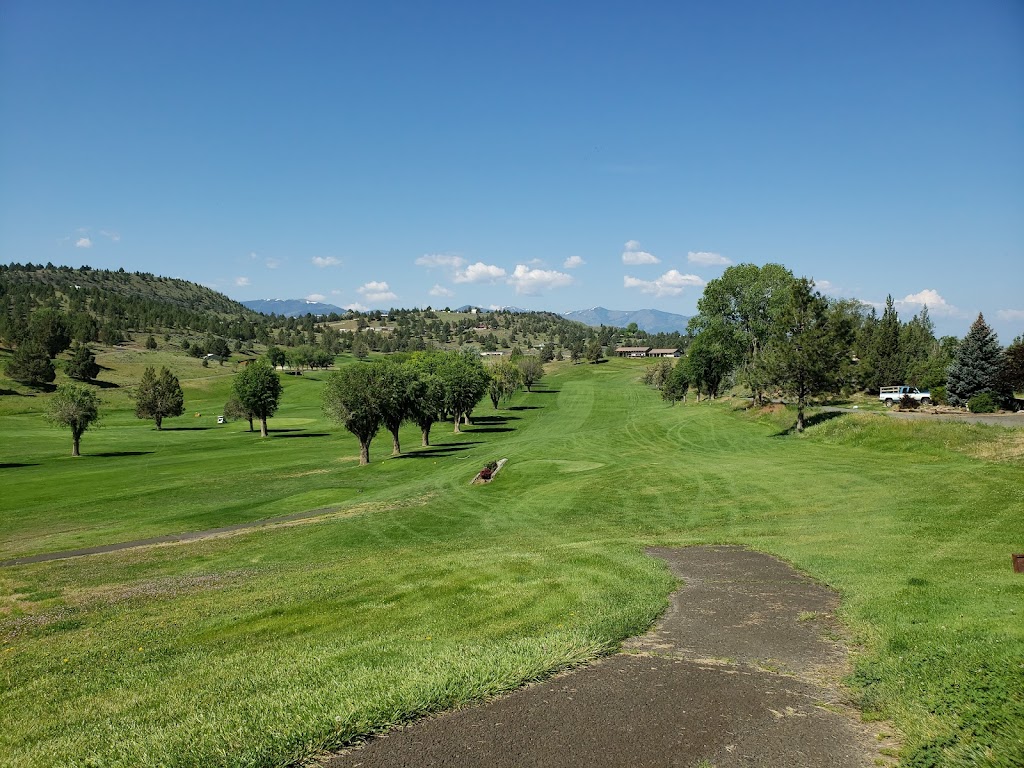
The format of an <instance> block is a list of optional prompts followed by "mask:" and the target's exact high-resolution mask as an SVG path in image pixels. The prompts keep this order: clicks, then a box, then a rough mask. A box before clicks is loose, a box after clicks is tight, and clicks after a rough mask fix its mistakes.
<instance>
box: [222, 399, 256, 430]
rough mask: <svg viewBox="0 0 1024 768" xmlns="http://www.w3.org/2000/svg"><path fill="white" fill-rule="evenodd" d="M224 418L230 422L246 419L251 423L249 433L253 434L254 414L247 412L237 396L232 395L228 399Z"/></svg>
mask: <svg viewBox="0 0 1024 768" xmlns="http://www.w3.org/2000/svg"><path fill="white" fill-rule="evenodd" d="M224 418H225V419H228V420H232V419H245V420H246V421H248V422H249V431H250V432H252V431H253V428H252V418H253V417H252V412H251V411H247V410H246V409H245V406H244V405H242V401H241V400H239V399H238V398H237V397H236V396H234V395H232V396H231V397H230V398H228V401H227V402H226V403H224Z"/></svg>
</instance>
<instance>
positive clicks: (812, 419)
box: [772, 411, 846, 437]
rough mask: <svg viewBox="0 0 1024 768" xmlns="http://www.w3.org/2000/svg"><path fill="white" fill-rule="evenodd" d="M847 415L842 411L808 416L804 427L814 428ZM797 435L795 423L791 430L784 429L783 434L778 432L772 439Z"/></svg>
mask: <svg viewBox="0 0 1024 768" xmlns="http://www.w3.org/2000/svg"><path fill="white" fill-rule="evenodd" d="M845 415H846V414H845V413H842V412H841V411H824V412H822V413H815V414H813V415H812V416H808V417H807V418H806V419H804V427H805V428H807V427H813V426H815V425H817V424H824V423H825V422H826V421H830V420H832V419H837V418H839V417H840V416H845ZM793 434H796V422H794V423H793V426H791V427H790V428H789V429H784V430H782V431H781V432H777V433H775V434H774V435H772V437H785V436H786V435H793Z"/></svg>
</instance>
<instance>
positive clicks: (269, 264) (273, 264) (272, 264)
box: [263, 259, 281, 269]
mask: <svg viewBox="0 0 1024 768" xmlns="http://www.w3.org/2000/svg"><path fill="white" fill-rule="evenodd" d="M263 264H264V265H265V266H266V268H267V269H277V268H278V267H280V266H281V262H280V261H278V260H277V259H265V260H264V261H263Z"/></svg>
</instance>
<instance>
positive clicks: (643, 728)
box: [322, 546, 898, 768]
mask: <svg viewBox="0 0 1024 768" xmlns="http://www.w3.org/2000/svg"><path fill="white" fill-rule="evenodd" d="M650 553H651V554H652V555H653V556H655V557H660V558H662V559H664V560H665V561H666V562H667V563H668V564H669V567H670V568H671V569H672V572H673V573H674V574H675V575H676V576H678V577H679V578H680V579H682V580H683V583H684V586H683V587H682V588H681V589H680V590H679V591H677V592H676V593H675V594H674V595H673V596H672V601H671V605H670V607H669V609H668V611H667V612H666V614H665V616H664V617H663V619H662V621H661V622H660V623H659V624H658V626H656V627H655V628H654V629H653V630H651V631H650V632H649V633H648V634H646V635H644V636H643V637H639V638H634V639H633V640H631V641H628V642H627V643H626V644H625V647H624V649H623V652H622V653H620V654H618V655H616V656H612V657H610V658H607V659H604V660H601V661H599V662H597V663H595V664H592V665H590V666H588V667H585V668H582V669H580V670H576V671H574V672H570V673H566V674H563V675H559V676H557V677H554V678H552V679H551V680H548V681H546V682H544V683H539V684H537V685H533V686H530V687H527V688H523V689H521V690H519V691H516V692H514V693H512V694H509V695H507V696H504V697H501V698H498V699H495V700H493V701H491V702H488V703H486V704H483V705H480V706H474V707H467V708H465V709H461V710H457V711H455V712H450V713H446V714H442V715H438V716H435V717H430V718H427V719H424V720H422V721H419V722H417V723H414V724H412V725H410V726H406V727H403V728H398V729H396V730H394V731H392V732H390V733H389V734H386V735H385V736H382V737H379V738H375V739H372V740H370V741H369V742H368V743H367V744H366V745H364V746H362V747H360V748H357V749H353V750H350V751H347V752H344V753H341V754H339V755H334V756H331V757H329V758H325V759H324V760H323V761H322V765H323V766H324V767H325V768H356V766H360V767H361V768H374V767H379V768H385V767H386V768H422V767H424V766H451V767H452V768H456V767H458V768H530V767H537V768H540V767H545V768H576V767H579V768H584V767H586V768H594V767H595V766H607V767H608V768H617V767H618V766H621V767H622V768H626V767H627V766H629V767H630V768H641V767H643V768H662V767H664V768H669V767H672V768H676V767H678V768H698V767H699V768H711V767H712V766H713V768H738V767H739V766H789V767H791V768H862V767H863V768H867V766H876V765H891V764H892V761H891V759H890V758H887V757H884V756H883V755H882V753H881V752H880V750H881V749H883V748H886V747H888V748H890V749H892V748H895V747H898V745H896V744H894V743H893V742H892V741H891V739H890V737H888V736H886V735H885V734H884V733H883V732H882V730H883V729H882V726H881V724H879V723H874V724H872V725H871V726H870V727H869V726H868V725H866V724H863V723H861V722H860V720H859V717H858V714H857V712H856V711H855V710H853V709H851V708H850V707H849V705H848V704H847V703H846V702H845V701H844V699H843V696H842V694H841V692H840V691H839V688H838V680H839V678H840V676H841V675H842V674H844V673H845V671H846V650H845V648H844V647H843V646H842V645H841V643H840V642H839V641H838V640H837V639H835V638H836V637H837V635H836V634H834V633H835V632H836V631H837V629H838V627H837V626H836V624H835V623H834V620H833V619H832V613H833V611H834V609H835V607H836V605H837V598H836V596H835V594H834V593H833V592H831V591H830V590H828V589H826V588H824V587H822V586H820V585H818V584H816V583H814V582H813V581H811V580H810V579H807V578H805V577H803V576H801V575H800V574H798V573H797V572H796V571H794V570H793V569H792V568H790V567H789V566H788V565H786V564H784V563H782V562H780V561H778V560H776V559H774V558H772V557H769V556H767V555H763V554H760V553H757V552H751V551H748V550H745V549H742V548H739V547H724V546H719V547H691V548H687V549H679V550H676V549H655V550H651V551H650ZM887 751H888V750H887Z"/></svg>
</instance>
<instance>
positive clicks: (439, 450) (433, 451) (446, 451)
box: [394, 440, 480, 459]
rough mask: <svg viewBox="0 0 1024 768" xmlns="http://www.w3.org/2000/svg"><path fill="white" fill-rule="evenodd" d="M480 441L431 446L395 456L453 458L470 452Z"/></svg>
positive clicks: (406, 457) (398, 457)
mask: <svg viewBox="0 0 1024 768" xmlns="http://www.w3.org/2000/svg"><path fill="white" fill-rule="evenodd" d="M479 444H480V441H479V440H471V441H470V442H468V443H456V444H454V445H431V446H429V447H427V448H421V449H420V450H418V451H415V452H413V453H403V454H402V455H401V456H395V457H394V458H396V459H433V458H436V457H438V456H451V455H452V454H453V453H459V452H461V451H468V450H469V449H470V448H472V447H473V446H474V445H479Z"/></svg>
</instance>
